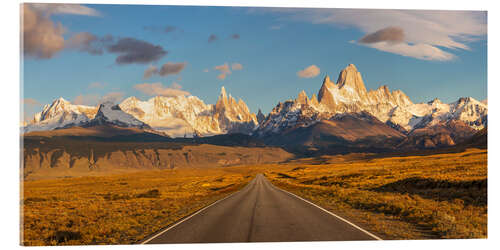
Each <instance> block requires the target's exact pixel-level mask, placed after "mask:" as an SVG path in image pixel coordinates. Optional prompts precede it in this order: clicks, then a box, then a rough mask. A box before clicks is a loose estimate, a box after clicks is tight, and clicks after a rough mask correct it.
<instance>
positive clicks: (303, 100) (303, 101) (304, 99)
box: [295, 90, 309, 104]
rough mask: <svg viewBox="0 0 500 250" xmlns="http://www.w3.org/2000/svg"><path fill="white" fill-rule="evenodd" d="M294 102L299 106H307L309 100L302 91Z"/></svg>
mask: <svg viewBox="0 0 500 250" xmlns="http://www.w3.org/2000/svg"><path fill="white" fill-rule="evenodd" d="M295 102H297V103H299V104H308V103H309V98H308V97H307V94H306V92H305V91H304V90H302V91H301V92H300V93H299V95H298V96H297V99H295Z"/></svg>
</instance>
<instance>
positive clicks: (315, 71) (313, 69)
mask: <svg viewBox="0 0 500 250" xmlns="http://www.w3.org/2000/svg"><path fill="white" fill-rule="evenodd" d="M319 73H320V69H319V67H318V66H316V65H314V64H313V65H311V66H308V67H307V68H305V69H303V70H299V71H298V72H297V76H298V77H300V78H313V77H316V76H317V75H319Z"/></svg>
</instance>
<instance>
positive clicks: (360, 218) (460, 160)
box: [22, 149, 487, 245]
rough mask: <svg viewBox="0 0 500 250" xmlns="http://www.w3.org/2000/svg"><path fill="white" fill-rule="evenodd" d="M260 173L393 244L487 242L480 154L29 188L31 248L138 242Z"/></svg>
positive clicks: (140, 175) (96, 179)
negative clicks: (435, 240)
mask: <svg viewBox="0 0 500 250" xmlns="http://www.w3.org/2000/svg"><path fill="white" fill-rule="evenodd" d="M367 157H368V158H367ZM369 157H371V158H369ZM256 173H264V174H265V175H266V176H267V178H268V179H269V180H270V181H272V182H273V183H274V184H275V185H276V186H279V187H281V188H283V189H286V190H288V191H291V192H293V193H295V194H297V195H299V196H301V197H304V198H306V199H308V200H311V201H313V202H315V203H316V204H318V205H320V206H322V207H324V208H326V209H329V210H331V211H333V212H335V213H337V214H339V215H341V216H344V217H346V218H348V219H349V220H351V221H353V222H355V223H357V224H359V225H360V226H362V227H364V228H366V229H367V230H369V231H371V232H373V233H375V234H377V235H379V236H381V237H382V238H384V239H424V238H484V237H486V236H487V201H486V189H487V188H486V182H487V151H486V150H479V149H470V150H467V151H465V152H462V153H450V154H435V155H429V156H406V157H390V158H374V157H373V156H366V155H355V154H353V155H350V156H346V157H329V158H321V159H303V160H298V161H295V162H289V163H286V164H269V165H257V166H253V165H252V166H240V167H224V168H209V169H179V170H162V171H145V172H137V173H128V174H120V175H108V176H93V177H80V178H64V179H55V180H37V181H25V182H24V187H23V188H24V197H23V199H22V203H23V204H24V207H23V211H22V212H23V213H24V221H23V223H22V225H23V227H24V234H23V239H22V243H23V244H24V245H67V244H130V243H134V242H137V241H138V240H141V239H143V238H144V237H146V236H147V235H150V234H152V233H153V232H156V231H158V230H160V229H161V228H162V227H165V226H167V225H169V224H171V223H173V222H175V221H177V220H179V219H181V218H182V217H185V216H187V215H189V214H191V213H193V212H194V211H196V210H198V209H200V208H202V207H204V206H206V205H208V204H210V203H212V202H214V201H215V200H218V199H220V198H222V197H224V196H226V195H228V194H229V193H232V192H234V191H236V190H238V189H240V188H242V187H243V186H244V185H245V184H246V183H248V182H249V181H250V180H251V179H252V178H253V177H254V176H255V174H256Z"/></svg>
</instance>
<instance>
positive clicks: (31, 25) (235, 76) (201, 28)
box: [21, 4, 487, 120]
mask: <svg viewBox="0 0 500 250" xmlns="http://www.w3.org/2000/svg"><path fill="white" fill-rule="evenodd" d="M22 10H23V11H22V14H21V19H22V25H21V35H22V39H23V44H22V46H21V53H22V60H21V67H22V78H21V79H22V84H21V87H22V97H21V98H22V103H23V104H24V112H25V114H24V117H25V119H26V120H30V119H31V118H32V116H33V115H34V113H35V112H40V111H41V109H42V107H43V105H45V104H49V103H51V102H52V101H53V100H54V99H56V98H59V97H63V98H65V99H66V100H68V101H71V102H72V103H75V104H83V105H97V104H99V103H100V102H103V101H113V102H116V103H118V102H120V101H121V100H123V99H124V98H126V97H129V96H136V97H138V98H139V99H142V100H147V99H149V98H151V97H152V96H156V95H163V96H176V95H194V96H197V97H199V98H200V99H202V100H203V101H204V102H205V103H207V104H214V103H215V102H216V100H217V98H218V96H219V93H220V89H221V87H222V86H224V87H225V89H226V91H227V92H228V93H229V94H231V95H232V96H233V97H235V98H241V99H243V100H244V101H245V102H246V103H247V105H248V107H249V108H250V111H251V112H255V113H256V112H257V111H258V109H262V111H263V112H264V113H268V112H270V111H271V110H272V108H273V107H274V106H276V104H277V103H278V102H280V101H285V100H287V99H292V98H295V97H296V96H297V94H298V93H299V92H300V91H301V90H305V91H306V93H307V94H308V96H309V97H310V96H311V95H312V94H313V93H315V94H317V92H318V90H319V89H320V87H321V84H322V81H323V78H324V76H325V75H326V74H328V75H329V76H330V77H331V78H332V79H333V80H336V79H337V76H338V74H339V72H340V71H341V70H342V69H343V68H345V67H346V66H347V65H348V64H351V63H352V64H355V65H356V67H357V69H358V70H359V71H360V72H361V74H362V77H363V79H364V82H365V85H366V87H367V89H376V88H378V87H379V86H381V85H388V86H389V88H390V90H396V89H400V90H402V91H403V92H405V93H406V94H407V95H408V96H409V97H410V99H411V100H412V101H413V102H416V103H418V102H427V101H430V100H432V99H434V98H439V99H440V100H442V101H443V102H448V103H449V102H454V101H456V100H457V99H458V98H459V97H465V96H471V97H473V98H475V99H478V100H484V99H486V98H487V23H486V19H487V17H486V12H480V11H426V10H419V11H417V10H370V9H300V8H294V9H287V8H246V7H245V8H243V7H204V6H201V7H200V6H165V5H163V6H147V5H77V4H25V5H24V6H23V8H22Z"/></svg>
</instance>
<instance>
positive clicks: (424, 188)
mask: <svg viewBox="0 0 500 250" xmlns="http://www.w3.org/2000/svg"><path fill="white" fill-rule="evenodd" d="M323 160H324V159H323ZM317 161H318V159H310V160H309V161H302V163H295V164H289V165H286V166H275V167H274V168H273V167H268V168H267V169H268V171H266V176H267V178H269V179H270V180H271V181H272V182H273V184H275V185H276V186H278V187H281V188H283V189H286V190H288V191H291V192H293V193H295V194H297V195H299V196H301V197H303V198H306V199H308V200H310V201H313V202H314V203H316V204H318V205H320V206H322V207H324V208H326V209H329V210H331V211H334V212H336V213H337V214H339V215H341V216H345V217H347V218H349V219H350V220H351V221H354V222H357V223H358V224H360V225H361V226H362V227H364V228H366V229H368V230H370V231H372V232H374V233H376V234H377V235H379V236H381V237H382V238H384V239H428V238H486V237H487V151H486V150H479V149H469V150H467V151H465V152H462V153H449V154H435V155H428V156H406V157H387V158H372V159H370V160H352V161H350V160H347V161H346V162H339V163H333V164H325V163H323V164H318V162H317Z"/></svg>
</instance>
